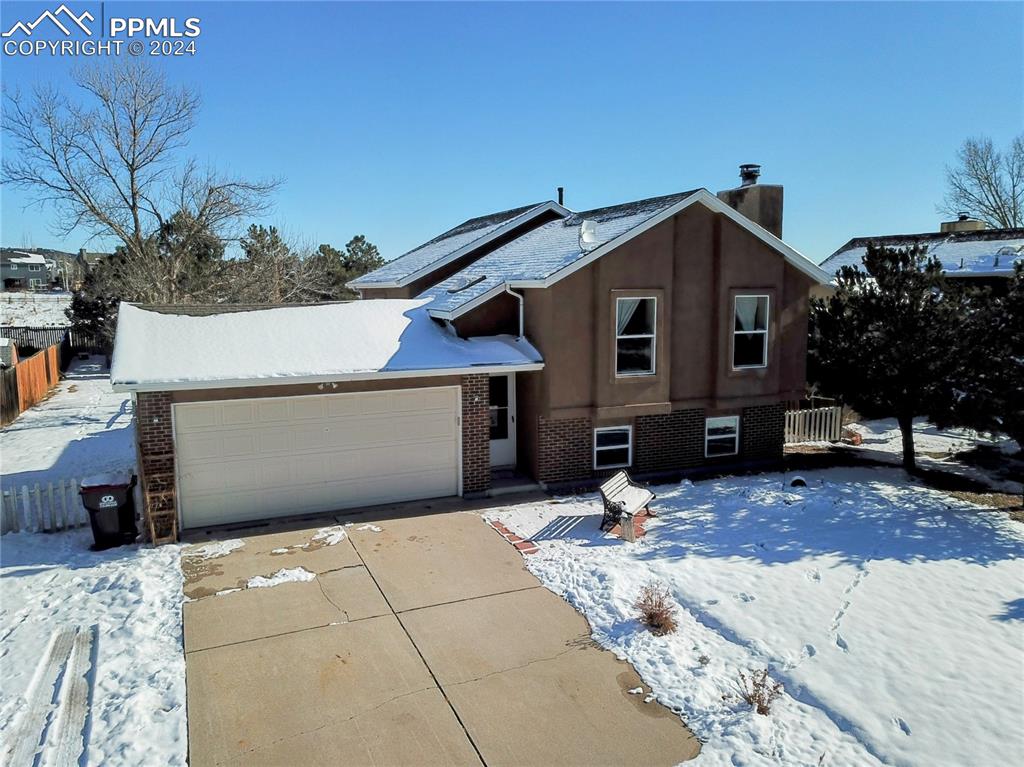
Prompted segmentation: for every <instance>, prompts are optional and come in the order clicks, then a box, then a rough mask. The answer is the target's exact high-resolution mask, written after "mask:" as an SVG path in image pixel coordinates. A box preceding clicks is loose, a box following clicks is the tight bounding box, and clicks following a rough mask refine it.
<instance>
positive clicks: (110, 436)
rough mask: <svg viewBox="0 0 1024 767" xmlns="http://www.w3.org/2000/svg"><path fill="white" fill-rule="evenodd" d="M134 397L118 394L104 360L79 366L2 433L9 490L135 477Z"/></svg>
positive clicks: (0, 469)
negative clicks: (116, 475)
mask: <svg viewBox="0 0 1024 767" xmlns="http://www.w3.org/2000/svg"><path fill="white" fill-rule="evenodd" d="M134 466H135V427H134V422H133V421H132V414H131V397H130V395H127V394H115V393H114V392H113V391H111V389H110V380H109V378H108V373H107V370H106V367H105V365H104V360H103V358H102V357H90V358H89V360H88V361H83V360H75V361H73V362H72V363H71V366H70V367H69V368H68V371H67V377H66V378H65V379H64V380H63V381H61V383H60V385H59V386H58V387H57V389H56V391H55V392H54V393H53V395H52V396H51V397H50V398H49V399H47V400H45V401H43V402H40V403H39V404H38V405H36V406H35V407H33V408H30V409H29V410H26V411H25V412H24V413H22V414H21V415H20V416H18V418H17V420H15V421H14V423H12V424H10V425H8V426H7V427H5V428H4V429H3V430H2V431H0V478H2V481H3V484H4V486H5V487H20V486H21V485H23V484H27V485H32V484H34V483H35V482H44V481H50V480H61V479H71V478H72V477H74V478H76V479H81V478H82V477H84V476H88V475H90V474H100V473H105V472H114V471H122V470H126V469H127V470H131V471H134Z"/></svg>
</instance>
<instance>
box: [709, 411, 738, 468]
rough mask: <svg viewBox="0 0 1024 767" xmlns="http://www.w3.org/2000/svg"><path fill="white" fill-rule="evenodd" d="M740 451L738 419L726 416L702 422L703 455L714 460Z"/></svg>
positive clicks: (735, 416)
mask: <svg viewBox="0 0 1024 767" xmlns="http://www.w3.org/2000/svg"><path fill="white" fill-rule="evenodd" d="M739 451H740V417H739V416H737V415H727V416H721V417H718V418H708V419H706V420H705V421H704V455H705V457H707V458H715V457H717V456H721V455H736V454H737V453H738V452H739Z"/></svg>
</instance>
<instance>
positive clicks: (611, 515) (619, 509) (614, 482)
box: [600, 471, 658, 540]
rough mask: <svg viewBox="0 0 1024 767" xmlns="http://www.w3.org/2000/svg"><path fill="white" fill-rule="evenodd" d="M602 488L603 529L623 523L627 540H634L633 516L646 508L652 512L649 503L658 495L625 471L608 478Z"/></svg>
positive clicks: (624, 535) (609, 528)
mask: <svg viewBox="0 0 1024 767" xmlns="http://www.w3.org/2000/svg"><path fill="white" fill-rule="evenodd" d="M600 490H601V500H602V501H603V502H604V517H602V519H601V529H602V530H611V529H612V528H613V527H615V525H617V524H620V523H621V524H622V530H623V537H624V538H626V540H633V517H634V516H635V515H636V514H638V513H639V512H641V511H643V510H645V509H647V512H648V514H650V510H649V509H648V508H647V507H648V504H649V503H650V502H651V501H653V500H654V499H655V498H657V497H658V496H656V495H655V494H654V493H652V492H651V491H650V490H648V489H647V488H646V487H641V486H640V485H638V484H636V483H635V482H634V481H633V480H631V479H630V478H629V475H628V474H626V472H625V471H619V472H616V473H615V474H614V475H612V476H611V477H609V478H608V479H606V480H605V481H604V482H603V483H602V485H601V488H600ZM623 516H625V517H626V520H623V519H622V517H623ZM651 516H653V514H652V515H651ZM627 527H628V528H629V530H628V531H627V530H626V528H627Z"/></svg>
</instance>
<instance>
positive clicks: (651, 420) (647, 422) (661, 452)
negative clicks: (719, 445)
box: [633, 408, 704, 474]
mask: <svg viewBox="0 0 1024 767" xmlns="http://www.w3.org/2000/svg"><path fill="white" fill-rule="evenodd" d="M633 441H634V445H633V466H634V467H635V470H636V471H637V472H638V473H640V474H655V473H658V472H668V471H676V470H678V469H684V468H687V467H689V466H697V465H699V464H700V463H701V462H702V461H703V460H704V411H703V410H701V409H700V408H696V409H690V410H675V411H673V412H671V413H668V414H665V415H642V416H638V417H637V419H636V422H635V424H634V426H633Z"/></svg>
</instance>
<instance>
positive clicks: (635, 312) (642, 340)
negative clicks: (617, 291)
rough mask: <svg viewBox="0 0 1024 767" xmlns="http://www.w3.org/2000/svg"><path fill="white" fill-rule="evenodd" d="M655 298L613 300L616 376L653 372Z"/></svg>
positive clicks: (647, 374)
mask: <svg viewBox="0 0 1024 767" xmlns="http://www.w3.org/2000/svg"><path fill="white" fill-rule="evenodd" d="M657 304H658V300H657V299H656V298H617V299H615V375H617V376H652V375H654V363H655V360H654V355H655V340H656V339H655V326H656V325H655V323H656V321H657V313H658V307H657Z"/></svg>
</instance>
